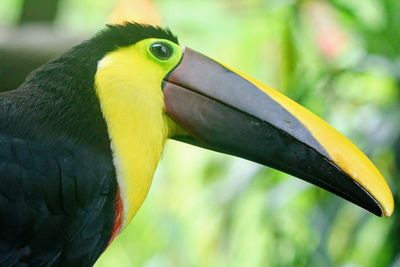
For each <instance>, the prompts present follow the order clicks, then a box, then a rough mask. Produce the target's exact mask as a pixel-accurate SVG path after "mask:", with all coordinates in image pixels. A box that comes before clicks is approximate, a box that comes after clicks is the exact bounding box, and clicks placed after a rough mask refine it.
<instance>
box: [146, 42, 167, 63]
mask: <svg viewBox="0 0 400 267" xmlns="http://www.w3.org/2000/svg"><path fill="white" fill-rule="evenodd" d="M150 52H151V53H152V54H153V55H154V56H155V57H157V58H158V59H161V60H167V59H169V58H170V57H171V56H172V47H171V46H170V45H169V44H167V43H154V44H152V45H151V46H150Z"/></svg>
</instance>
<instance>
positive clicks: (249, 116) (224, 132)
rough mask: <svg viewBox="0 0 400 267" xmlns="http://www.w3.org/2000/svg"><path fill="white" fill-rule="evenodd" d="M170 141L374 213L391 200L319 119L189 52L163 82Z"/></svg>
mask: <svg viewBox="0 0 400 267" xmlns="http://www.w3.org/2000/svg"><path fill="white" fill-rule="evenodd" d="M163 92H164V101H165V108H166V112H167V114H168V115H169V116H170V117H171V118H172V119H173V120H174V121H175V122H176V123H177V124H178V125H180V126H181V127H182V128H183V129H184V130H186V131H187V132H188V133H189V134H190V135H188V136H185V135H182V136H175V137H173V138H175V139H177V140H181V141H184V142H187V143H191V144H194V145H197V146H201V147H205V148H207V149H211V150H215V151H219V152H223V153H226V154H231V155H235V156H238V157H241V158H245V159H248V160H251V161H254V162H258V163H260V164H263V165H266V166H270V167H273V168H275V169H278V170H281V171H284V172H286V173H289V174H291V175H294V176H297V177H299V178H301V179H303V180H306V181H308V182H310V183H313V184H315V185H317V186H320V187H322V188H324V189H326V190H328V191H331V192H333V193H335V194H337V195H339V196H341V197H343V198H345V199H347V200H349V201H351V202H353V203H355V204H357V205H359V206H361V207H363V208H365V209H366V210H368V211H370V212H372V213H374V214H376V215H379V216H382V215H383V216H386V217H388V216H390V215H391V214H392V212H393V208H394V203H393V196H392V193H391V191H390V188H389V187H388V185H387V183H386V181H385V179H384V178H383V177H382V175H381V174H380V172H379V171H378V170H377V169H376V167H375V166H374V165H373V164H372V163H371V161H370V160H369V159H368V158H367V157H366V156H365V155H364V154H363V153H362V152H361V151H360V150H359V149H358V148H357V147H356V146H355V145H353V144H352V143H351V142H350V141H349V140H348V139H347V138H345V137H344V136H343V135H341V134H340V133H338V132H337V131H336V130H335V129H334V128H332V127H331V126H329V125H328V124H327V123H325V122H324V121H323V120H321V119H320V118H319V117H317V116H316V115H314V114H313V113H311V112H310V111H308V110H307V109H305V108H304V107H302V106H300V105H299V104H297V103H296V102H294V101H292V100H290V99H289V98H287V97H285V96H284V95H282V94H280V93H279V92H277V91H275V90H273V89H271V88H268V87H266V86H265V85H263V84H261V83H259V82H257V81H255V80H253V79H251V78H249V77H246V76H245V75H243V74H239V73H238V72H237V71H233V70H232V69H231V68H229V67H227V66H225V65H223V64H221V63H218V62H216V61H214V60H212V59H210V58H208V57H206V56H204V55H202V54H200V53H198V52H195V51H193V50H191V49H189V48H186V49H185V52H184V55H183V57H182V60H181V62H180V63H179V65H178V66H177V67H176V68H175V69H174V70H173V71H172V72H171V73H170V74H169V75H168V77H166V78H165V80H164V84H163Z"/></svg>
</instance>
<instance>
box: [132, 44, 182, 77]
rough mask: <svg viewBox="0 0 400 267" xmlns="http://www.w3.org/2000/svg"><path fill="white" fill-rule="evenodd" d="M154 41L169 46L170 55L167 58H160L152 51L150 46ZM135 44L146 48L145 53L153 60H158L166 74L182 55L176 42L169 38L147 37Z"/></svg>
mask: <svg viewBox="0 0 400 267" xmlns="http://www.w3.org/2000/svg"><path fill="white" fill-rule="evenodd" d="M156 43H162V44H166V45H167V46H169V47H170V49H171V56H170V57H169V58H168V59H164V60H163V59H160V58H158V57H157V56H156V55H154V54H153V53H152V51H151V47H152V45H154V44H156ZM137 45H138V46H142V47H143V48H144V49H145V50H147V55H148V56H149V58H150V59H151V60H153V61H156V62H158V63H159V65H161V66H162V67H163V69H165V71H166V74H167V73H168V72H169V71H171V70H172V69H173V68H174V67H175V66H176V65H177V64H178V63H179V62H180V60H181V58H182V55H183V51H182V48H181V47H180V46H179V45H178V44H176V43H174V42H171V41H169V40H164V39H155V38H149V39H145V40H142V41H140V42H139V43H138V44H137Z"/></svg>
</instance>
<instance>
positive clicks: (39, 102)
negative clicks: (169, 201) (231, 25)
mask: <svg viewBox="0 0 400 267" xmlns="http://www.w3.org/2000/svg"><path fill="white" fill-rule="evenodd" d="M167 139H175V140H178V141H183V142H186V143H189V144H192V145H196V146H199V147H202V148H206V149H210V150H214V151H218V152H222V153H226V154H230V155H234V156H237V157H241V158H245V159H248V160H250V161H254V162H257V163H260V164H262V165H265V166H270V167H272V168H275V169H278V170H281V171H283V172H285V173H288V174H291V175H293V176H296V177H298V178H301V179H303V180H305V181H308V182H310V183H312V184H315V185H317V186H319V187H321V188H324V189H326V190H328V191H330V192H333V193H335V194H337V195H339V196H340V197H342V198H344V199H346V200H348V201H350V202H353V203H355V204H356V205H358V206H360V207H362V208H364V209H366V210H368V211H370V212H371V213H374V214H376V215H378V216H386V217H388V216H390V215H391V214H392V212H393V206H394V204H393V196H392V193H391V191H390V188H389V187H388V185H387V183H386V182H385V179H384V178H383V176H382V175H381V174H380V172H379V171H378V170H377V168H376V167H375V166H374V165H373V164H372V163H371V161H370V160H369V159H368V158H367V157H366V156H365V155H364V154H363V153H362V152H361V151H360V150H359V149H358V148H357V147H356V146H355V145H353V144H352V143H351V142H350V141H349V140H348V139H346V138H345V137H344V136H343V135H341V134H340V133H338V132H337V131H336V130H335V129H333V128H332V127H331V126H329V125H328V124H327V123H325V122H324V121H323V120H321V119H320V118H319V117H317V116H316V115H314V114H313V113H311V112H310V111H308V110H307V109H305V108H304V107H302V106H300V105H299V104H297V103H295V102H294V101H292V100H290V99H289V98H287V97H285V96H284V95H282V94H280V93H279V92H278V91H275V90H273V89H271V88H269V87H267V86H265V85H263V84H261V83H260V82H258V81H256V80H255V79H252V78H250V77H249V76H247V75H245V74H243V73H240V72H239V71H237V70H234V69H233V68H231V67H229V66H227V65H225V64H223V63H221V62H218V61H216V60H213V59H211V58H209V57H206V56H205V55H203V54H201V53H199V52H196V51H194V50H192V49H190V48H187V47H186V48H184V47H182V46H180V45H179V43H178V40H177V37H176V36H175V35H174V34H173V33H172V32H171V31H170V30H169V29H164V28H161V27H156V26H150V25H142V24H137V23H125V24H123V25H108V26H106V28H105V29H104V30H102V31H100V32H99V33H98V34H97V35H95V36H94V37H93V38H91V39H89V40H88V41H85V42H83V43H82V44H80V45H77V46H76V47H74V48H72V49H71V50H70V51H68V52H66V53H65V54H64V55H62V56H60V57H59V58H57V59H54V60H53V61H51V62H49V63H47V64H45V65H44V66H42V67H40V68H38V69H37V70H35V71H33V72H32V73H31V74H30V75H29V76H28V77H27V79H26V80H25V82H24V83H23V84H22V85H21V86H20V87H19V88H17V89H16V90H13V91H7V92H3V93H1V94H0V266H68V267H71V266H93V264H94V263H95V262H96V260H97V259H98V258H99V256H100V255H101V254H102V252H103V251H104V250H105V249H106V248H107V246H108V245H109V244H110V243H111V242H112V241H113V239H114V238H115V237H116V235H117V234H118V233H120V232H121V231H122V230H123V229H124V228H125V227H126V226H127V225H128V224H129V222H130V221H131V220H132V218H133V216H134V215H135V213H136V212H137V210H138V209H139V207H140V206H141V204H142V203H143V201H144V199H145V197H146V194H147V192H148V191H149V188H150V185H151V182H152V177H153V174H154V172H155V169H156V167H157V163H158V162H159V160H160V157H161V154H162V151H163V147H164V145H165V143H166V141H167Z"/></svg>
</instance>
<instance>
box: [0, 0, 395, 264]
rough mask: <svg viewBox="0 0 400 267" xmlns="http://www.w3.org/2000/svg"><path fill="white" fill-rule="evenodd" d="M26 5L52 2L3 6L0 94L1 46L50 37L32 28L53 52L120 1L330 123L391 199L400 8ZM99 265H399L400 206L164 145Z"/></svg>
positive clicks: (2, 59) (2, 56)
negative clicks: (379, 204)
mask: <svg viewBox="0 0 400 267" xmlns="http://www.w3.org/2000/svg"><path fill="white" fill-rule="evenodd" d="M35 1H36V6H37V5H39V6H40V4H42V5H44V4H43V3H45V2H46V1H47V2H48V3H49V0H30V1H29V0H28V1H23V0H1V1H0V25H1V26H0V29H1V30H0V90H8V89H11V88H6V87H5V86H4V87H3V88H2V85H4V84H7V83H6V82H5V81H6V80H10V79H12V81H11V82H9V83H8V84H13V82H15V83H19V82H20V81H17V80H16V79H14V78H13V77H11V76H10V74H9V73H8V74H7V71H6V70H7V69H9V68H10V67H8V66H11V65H13V63H14V62H16V60H13V59H12V58H11V59H10V58H8V57H7V56H8V55H10V54H12V53H13V51H14V50H12V49H10V47H12V48H13V49H15V45H13V44H15V43H18V44H19V46H20V49H21V51H27V50H29V49H30V48H31V45H30V44H31V42H32V39H33V40H34V41H33V43H35V38H36V39H42V40H46V38H44V37H43V38H42V37H38V36H36V34H35V33H36V31H34V30H32V31H30V30H25V31H24V29H26V27H28V26H29V27H30V25H32V24H37V25H38V23H37V21H39V22H41V23H40V25H41V26H40V27H42V28H41V29H43V27H44V30H43V31H44V32H45V33H44V35H46V34H47V33H46V32H48V33H49V35H50V36H57V38H59V39H61V40H63V41H61V42H59V43H57V42H55V43H54V44H52V45H53V46H57V45H58V46H59V47H58V48H57V47H56V48H57V49H55V48H54V47H53V46H52V48H51V49H53V50H54V52H52V53H50V54H51V55H49V57H50V56H53V54H54V56H55V55H56V54H58V53H61V52H62V51H64V50H65V49H66V47H68V46H72V45H73V44H74V43H76V42H79V41H80V40H83V39H85V38H88V37H90V36H91V35H92V34H94V33H95V32H96V31H98V30H99V29H101V28H102V27H103V26H104V24H105V23H107V22H108V21H110V19H115V18H118V16H122V15H119V13H118V12H117V11H116V10H115V6H116V5H122V6H120V7H119V10H122V11H128V13H129V12H130V11H132V12H131V15H132V17H133V18H135V16H137V18H138V20H139V21H148V22H151V23H153V22H157V23H160V24H161V25H164V26H168V27H170V28H171V30H172V31H173V32H174V33H175V34H177V35H178V37H179V39H180V42H181V44H184V45H188V46H190V47H192V48H194V49H196V50H199V51H201V52H203V53H205V54H207V55H210V56H212V57H214V58H217V59H219V60H221V61H223V62H226V63H227V64H229V65H231V66H233V67H235V68H237V69H240V70H242V71H244V72H247V73H249V74H251V75H252V76H254V77H256V78H257V79H259V80H261V81H263V82H264V83H266V84H268V85H270V86H272V87H275V88H278V89H280V90H281V91H282V92H283V93H285V94H286V95H288V96H290V97H291V98H293V99H295V100H296V101H298V102H300V103H301V104H303V105H304V106H306V107H308V108H309V109H311V110H312V111H313V112H315V113H317V114H318V115H320V116H321V117H322V118H324V119H325V120H327V121H328V122H329V123H330V124H332V125H333V126H335V127H336V128H337V129H338V130H340V131H341V132H342V133H344V134H345V135H346V136H347V137H349V138H350V139H351V140H352V141H353V142H355V143H356V144H357V145H358V146H359V147H361V148H362V150H363V151H364V152H365V153H366V154H367V155H368V156H369V157H370V158H371V159H372V160H373V162H374V163H375V164H376V165H377V166H378V168H379V169H380V170H381V171H382V173H383V174H384V176H385V177H386V179H387V180H388V182H389V184H390V186H391V188H392V190H393V192H394V193H395V199H396V202H397V199H398V198H399V194H398V193H397V192H398V191H399V179H398V178H399V174H400V171H399V168H400V141H399V140H400V138H399V136H400V102H399V101H400V95H399V89H400V15H399V14H400V1H398V0H363V1H348V0H332V1H317V0H304V1H300V0H299V1H296V0H220V1H215V0H186V1H178V0H157V1H150V0H132V1H130V0H125V1H121V2H120V1H117V0H60V1H59V3H58V6H56V7H55V10H56V11H55V10H53V11H52V12H50V13H49V14H52V15H54V16H49V17H47V18H41V19H35V18H33V19H29V16H28V19H27V18H26V17H24V16H22V15H21V14H26V11H27V7H26V2H31V3H33V4H34V5H35ZM52 1H53V0H50V2H52ZM54 1H55V0H54ZM40 2H41V3H40ZM55 2H57V1H55ZM118 2H119V3H118ZM41 9H43V8H42V7H41ZM28 11H29V10H28ZM24 12H25V13H24ZM40 12H42V11H40ZM40 12H39V13H40ZM27 14H30V13H29V12H28V13H27ZM112 14H113V15H112ZM27 25H28V26H27ZM28 29H30V28H28ZM18 32H24V33H27V34H26V35H24V34H22V37H19V38H20V39H18V38H17V39H16V37H15V36H16V34H17V33H18ZM27 35H33V36H31V37H29V38H30V39H29V40H27V41H26V42H25V41H24V40H25V39H24V38H25V37H26V38H28V37H27ZM41 36H42V35H41ZM50 39H52V38H50ZM13 40H14V41H13ZM65 40H68V41H65ZM39 41H40V40H39ZM39 41H38V42H39ZM10 42H11V44H10ZM13 42H14V43H13ZM39 43H40V42H39ZM46 43H47V44H48V43H49V42H46ZM24 45H25V46H24ZM51 49H50V48H48V49H44V48H43V46H40V45H39V46H38V48H37V49H36V50H35V51H33V54H34V55H37V54H38V53H44V54H45V53H46V51H47V52H49V51H53V50H51ZM44 50H46V51H44ZM10 51H11V52H10ZM14 52H15V51H14ZM16 54H18V55H21V53H20V52H17V53H16ZM24 55H25V54H24ZM32 58H33V56H32V57H30V56H29V54H26V56H25V58H23V61H22V62H24V61H29V60H31V59H32ZM43 58H46V60H47V57H46V56H44V57H43ZM7 60H9V61H7ZM40 60H42V59H40ZM40 60H38V61H39V62H40ZM43 60H44V59H43ZM35 64H36V63H35ZM21 65H24V64H20V65H16V66H15V71H17V72H18V71H20V70H22V68H23V67H21ZM28 65H29V64H28ZM33 65H34V64H33ZM33 65H32V66H33ZM29 66H31V65H29ZM21 75H22V74H21ZM23 75H25V74H23ZM3 81H4V82H3ZM96 266H97V267H106V266H107V267H113V266H118V267H120V266H121V267H123V266H143V267H172V266H183V267H191V266H193V267H197V266H201V267H203V266H205V267H207V266H208V267H224V266H227V267H228V266H229V267H235V266H237V267H244V266H245V267H246V266H249V267H253V266H272V267H274V266H315V267H320V266H345V267H358V266H360V267H376V266H400V220H399V210H398V209H396V210H395V213H394V215H393V216H392V217H391V218H389V219H383V218H378V217H375V216H373V215H372V214H368V213H367V212H366V211H364V210H361V208H358V207H356V206H354V205H352V204H350V203H347V202H346V201H344V200H342V199H339V198H338V197H335V196H333V195H332V194H330V193H327V192H325V191H323V190H321V189H318V188H316V187H314V186H312V185H310V184H307V183H305V182H303V181H301V180H298V179H296V178H293V177H290V176H288V175H285V174H283V173H280V172H278V171H275V170H272V169H269V168H265V167H262V166H260V165H257V164H255V163H251V162H248V161H245V160H242V159H237V158H233V157H230V156H226V155H221V154H217V153H213V152H209V151H205V150H202V149H200V148H195V147H191V146H188V145H184V144H180V143H177V142H174V141H170V142H169V143H168V144H167V147H166V149H165V151H164V155H163V159H162V161H161V163H160V165H159V167H158V170H157V174H156V176H155V179H154V182H153V186H152V188H151V191H150V193H149V196H148V197H147V200H146V201H145V203H144V205H143V207H142V208H141V209H140V211H139V212H138V214H137V216H136V217H135V218H134V220H133V221H132V223H131V224H130V225H129V227H128V228H127V229H126V230H125V231H124V232H123V233H122V234H120V235H119V237H118V238H117V239H116V240H115V241H114V242H113V243H112V245H111V246H110V247H109V248H108V250H107V251H106V252H105V253H104V254H103V256H102V257H101V258H100V260H99V261H98V263H97V264H96Z"/></svg>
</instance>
